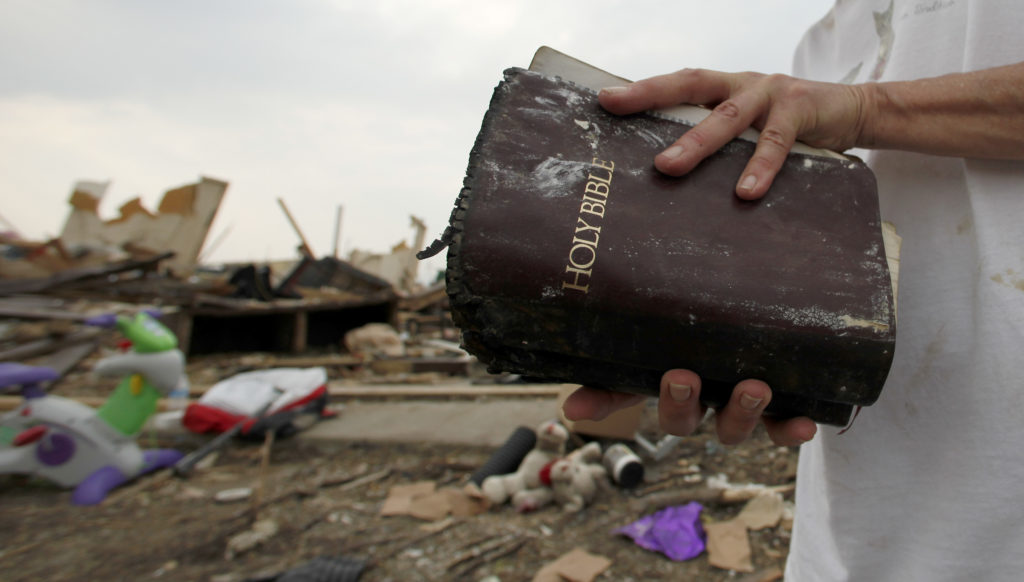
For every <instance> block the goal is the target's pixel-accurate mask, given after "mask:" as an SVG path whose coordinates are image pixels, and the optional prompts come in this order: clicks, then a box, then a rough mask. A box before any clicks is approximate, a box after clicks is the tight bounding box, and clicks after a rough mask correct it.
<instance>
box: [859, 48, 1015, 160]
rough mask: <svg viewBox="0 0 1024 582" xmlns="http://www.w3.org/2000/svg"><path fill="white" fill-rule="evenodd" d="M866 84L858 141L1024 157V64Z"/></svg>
mask: <svg viewBox="0 0 1024 582" xmlns="http://www.w3.org/2000/svg"><path fill="white" fill-rule="evenodd" d="M860 87H861V88H862V89H863V91H864V96H865V103H866V107H865V108H864V117H863V120H864V125H863V128H862V130H861V132H860V138H859V139H858V140H857V145H858V146H861V147H866V148H876V149H900V150H910V151H917V152H922V153H929V154H937V155H948V156H963V157H975V158H997V159H1018V160H1020V159H1024V63H1018V64H1015V65H1009V66H1005V67H997V68H992V69H985V70H982V71H977V72H972V73H958V74H952V75H946V76H943V77H935V78H930V79H920V80H916V81H905V82H889V83H874V84H866V85H861V86H860Z"/></svg>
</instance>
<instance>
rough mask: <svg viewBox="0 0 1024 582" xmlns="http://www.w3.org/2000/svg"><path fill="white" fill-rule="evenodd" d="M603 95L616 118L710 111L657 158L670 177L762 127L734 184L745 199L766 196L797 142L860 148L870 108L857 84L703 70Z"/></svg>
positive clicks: (604, 91)
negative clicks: (687, 108) (683, 107)
mask: <svg viewBox="0 0 1024 582" xmlns="http://www.w3.org/2000/svg"><path fill="white" fill-rule="evenodd" d="M598 98H599V100H600V102H601V105H602V106H603V107H604V108H605V109H606V110H608V111H609V112H611V113H615V114H618V115H626V114H630V113H638V112H641V111H647V110H650V109H658V108H662V107H669V106H672V105H678V104H682V103H688V104H693V105H705V106H709V107H713V109H712V110H711V114H710V115H708V117H707V118H706V119H705V120H704V121H702V122H700V123H699V124H697V125H696V126H695V127H693V128H692V129H690V130H689V131H687V132H686V133H684V134H683V135H682V136H681V137H680V138H679V139H678V140H676V141H675V143H673V144H672V145H671V146H669V147H668V148H666V149H665V150H664V151H662V152H661V153H659V154H658V155H657V156H655V158H654V165H655V167H656V168H657V169H658V170H660V171H661V172H664V173H665V174H668V175H671V176H681V175H683V174H686V173H687V172H689V171H691V170H693V168H695V167H696V166H697V165H698V164H699V163H700V162H701V161H702V160H703V159H704V158H707V157H708V156H710V155H711V154H713V153H714V152H715V151H717V150H718V149H719V148H721V147H722V146H723V145H725V144H726V143H728V142H729V141H730V140H732V139H733V138H735V137H737V136H738V135H740V134H741V133H742V132H743V131H744V130H746V129H747V128H750V127H754V128H757V129H759V130H761V135H760V137H759V138H758V142H757V146H756V148H755V150H754V154H753V156H752V157H751V158H750V160H749V162H748V163H747V166H746V168H745V169H744V170H743V173H742V174H741V175H740V177H739V180H738V182H737V184H736V194H737V195H738V196H739V197H740V198H743V199H746V200H755V199H757V198H760V197H762V196H764V194H765V193H766V192H767V191H768V188H769V186H771V183H772V180H774V178H775V175H776V174H777V173H778V172H779V169H780V168H781V167H782V164H783V162H784V161H785V159H786V156H787V155H788V154H789V151H790V150H791V149H792V147H793V144H794V143H795V142H796V141H797V140H801V141H803V142H804V143H806V144H808V145H811V146H815V147H820V148H827V149H831V150H835V151H843V150H845V149H848V148H850V147H853V146H854V145H856V144H857V143H858V142H859V140H860V139H861V133H862V132H863V131H864V125H865V119H864V118H865V110H866V108H867V95H866V93H865V91H864V89H863V87H862V86H858V85H842V84H837V83H818V82H813V81H805V80H802V79H797V78H794V77H788V76H785V75H762V74H759V73H720V72H717V71H708V70H702V69H684V70H681V71H678V72H675V73H670V74H668V75H660V76H657V77H651V78H649V79H644V80H642V81H637V82H635V83H631V84H629V85H627V86H625V87H609V88H605V89H602V90H601V92H600V93H599V95H598Z"/></svg>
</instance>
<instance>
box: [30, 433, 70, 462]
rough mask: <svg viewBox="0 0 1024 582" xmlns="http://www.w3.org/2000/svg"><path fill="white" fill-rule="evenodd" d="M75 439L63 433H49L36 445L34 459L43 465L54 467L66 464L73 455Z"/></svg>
mask: <svg viewBox="0 0 1024 582" xmlns="http://www.w3.org/2000/svg"><path fill="white" fill-rule="evenodd" d="M76 448H77V445H76V444H75V439H74V438H72V437H69V436H68V435H66V434H64V433H59V432H53V431H50V434H48V435H44V436H43V438H42V439H40V441H39V444H38V445H36V458H37V459H39V462H40V463H42V464H44V465H49V466H51V467H54V466H56V465H63V464H64V463H66V462H68V459H70V458H71V457H72V456H74V454H75V449H76Z"/></svg>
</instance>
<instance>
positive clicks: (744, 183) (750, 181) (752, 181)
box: [739, 174, 757, 192]
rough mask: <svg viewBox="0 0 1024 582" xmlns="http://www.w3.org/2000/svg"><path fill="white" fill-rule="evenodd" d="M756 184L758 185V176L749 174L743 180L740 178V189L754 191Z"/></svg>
mask: <svg viewBox="0 0 1024 582" xmlns="http://www.w3.org/2000/svg"><path fill="white" fill-rule="evenodd" d="M754 186H757V176H755V175H753V174H747V175H746V176H745V177H744V178H743V179H742V180H740V185H739V190H742V191H744V192H753V191H754Z"/></svg>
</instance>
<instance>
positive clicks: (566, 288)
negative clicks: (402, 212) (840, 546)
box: [422, 69, 896, 425]
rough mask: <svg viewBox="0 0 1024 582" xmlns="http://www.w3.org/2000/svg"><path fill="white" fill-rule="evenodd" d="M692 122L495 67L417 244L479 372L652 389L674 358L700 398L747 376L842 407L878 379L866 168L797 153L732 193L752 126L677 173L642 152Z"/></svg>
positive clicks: (873, 217)
mask: <svg viewBox="0 0 1024 582" xmlns="http://www.w3.org/2000/svg"><path fill="white" fill-rule="evenodd" d="M687 128H688V127H687V125H686V124H684V123H681V122H679V121H677V120H674V119H670V118H668V117H665V116H661V115H658V114H653V113H651V114H638V115H633V116H625V117H618V116H613V115H611V114H609V113H607V112H605V111H604V110H603V109H602V108H601V107H600V105H599V104H598V101H597V95H596V93H594V92H593V91H591V90H589V89H586V88H583V87H580V86H577V85H575V84H573V83H569V82H566V81H563V80H561V79H559V78H555V77H551V76H548V75H544V74H541V73H536V72H531V71H526V70H522V69H509V70H508V71H506V72H505V79H504V81H503V82H501V83H500V85H498V87H497V88H496V89H495V91H494V95H493V98H492V101H491V103H490V107H489V109H488V111H487V113H486V115H485V117H484V120H483V124H482V127H481V130H480V133H479V136H478V138H477V141H476V144H475V146H474V147H473V149H472V152H471V154H470V160H469V167H468V170H467V174H466V178H465V182H464V188H463V190H462V191H461V193H460V194H459V196H458V199H457V201H456V207H455V209H454V211H453V213H452V218H451V223H450V225H449V227H448V229H447V230H446V231H445V234H444V235H443V236H442V239H441V240H439V241H437V242H436V243H435V244H434V245H432V248H431V249H428V251H425V252H424V253H422V254H424V255H429V254H430V253H431V252H439V251H440V249H442V248H443V247H444V246H448V247H449V248H448V267H447V273H446V284H447V291H448V294H449V297H450V302H451V310H452V315H453V318H454V320H455V322H456V324H457V325H458V326H459V327H460V328H461V330H462V333H463V344H464V346H465V348H466V349H467V350H468V351H469V352H471V353H472V354H474V355H476V356H477V357H478V358H479V359H480V360H481V361H483V362H485V363H487V364H488V365H489V367H490V369H491V371H493V372H500V371H508V372H513V373H518V374H523V375H527V376H530V377H533V378H538V379H545V380H550V381H557V382H574V383H580V384H585V385H588V386H594V387H603V388H608V389H613V390H622V391H628V392H637V393H641V394H648V395H652V396H657V394H658V387H659V380H660V377H661V375H662V373H664V372H665V371H666V370H669V369H671V368H688V369H691V370H694V371H696V372H697V373H699V374H700V375H701V377H702V380H703V389H702V399H703V400H705V402H707V403H708V404H709V405H711V406H718V405H721V404H723V403H724V402H726V401H727V399H728V396H729V394H730V391H731V390H732V386H733V385H734V384H735V383H736V382H737V381H739V380H743V379H746V378H758V379H762V380H764V381H766V382H767V383H768V384H769V385H770V386H771V387H772V389H773V399H772V402H771V404H770V406H769V409H768V412H769V413H772V414H776V415H780V416H794V415H807V416H810V417H811V418H813V419H815V420H816V421H818V422H824V423H829V424H837V425H842V424H845V423H847V422H848V419H849V418H850V415H851V411H852V409H853V408H854V407H855V406H861V405H868V404H871V403H872V402H874V401H875V399H876V398H877V397H878V395H879V392H880V390H881V388H882V385H883V383H884V380H885V378H886V375H887V374H888V370H889V366H890V364H891V361H892V356H893V348H894V342H895V331H896V314H895V306H894V295H893V291H892V288H893V287H892V280H891V279H890V273H889V269H888V265H887V261H886V252H885V248H884V244H883V238H882V224H881V221H880V218H879V211H878V199H877V192H876V186H875V181H874V176H873V175H872V173H871V171H870V170H869V169H868V168H867V167H866V166H865V165H864V164H863V163H861V162H860V161H858V160H856V159H854V158H846V157H841V156H818V155H811V154H800V153H794V154H791V155H790V157H789V159H788V160H787V162H786V164H785V166H784V168H783V169H782V171H781V172H780V173H779V175H778V177H777V178H776V180H775V182H774V184H773V185H772V188H771V190H770V191H769V193H768V194H767V196H765V197H764V198H763V199H761V200H758V201H743V200H740V199H739V198H737V197H736V196H735V195H734V193H733V191H734V187H735V183H736V180H737V178H738V176H739V175H740V172H741V171H742V169H743V168H744V166H745V164H746V162H747V160H748V159H749V158H750V155H751V153H752V152H753V149H754V144H753V143H750V142H748V141H744V140H739V139H738V140H734V141H733V142H731V143H730V144H728V145H726V146H725V147H724V148H723V149H722V150H721V151H719V152H717V153H716V154H714V155H712V156H711V157H710V158H708V159H707V160H705V161H704V162H703V163H702V164H701V165H699V166H698V167H697V168H696V169H695V170H694V171H693V172H691V173H690V174H688V175H686V176H684V177H679V178H676V177H669V176H665V175H663V174H660V173H659V172H658V171H657V170H656V169H655V168H654V167H653V164H652V159H653V155H654V154H655V153H656V152H658V151H660V150H661V149H663V148H665V147H667V146H668V145H669V144H671V143H673V142H674V141H675V139H677V137H678V136H679V135H681V134H682V133H683V132H684V131H686V129H687Z"/></svg>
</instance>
